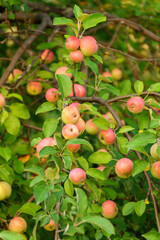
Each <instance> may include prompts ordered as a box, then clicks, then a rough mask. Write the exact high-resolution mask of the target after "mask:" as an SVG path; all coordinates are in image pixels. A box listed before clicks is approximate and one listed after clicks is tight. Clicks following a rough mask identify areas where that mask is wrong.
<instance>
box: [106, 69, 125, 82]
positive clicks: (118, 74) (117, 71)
mask: <svg viewBox="0 0 160 240" xmlns="http://www.w3.org/2000/svg"><path fill="white" fill-rule="evenodd" d="M102 76H104V77H106V79H103V82H106V83H110V81H109V79H107V78H113V79H114V80H116V81H119V80H121V78H122V71H121V70H120V69H119V68H114V69H113V70H112V71H111V73H110V72H108V71H106V72H103V73H102Z"/></svg>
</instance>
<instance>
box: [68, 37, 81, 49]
mask: <svg viewBox="0 0 160 240" xmlns="http://www.w3.org/2000/svg"><path fill="white" fill-rule="evenodd" d="M79 44H80V41H79V39H78V38H77V37H75V36H71V37H69V38H67V40H66V42H65V46H66V48H67V49H68V50H69V51H75V50H77V49H78V48H79Z"/></svg>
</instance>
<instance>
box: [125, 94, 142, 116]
mask: <svg viewBox="0 0 160 240" xmlns="http://www.w3.org/2000/svg"><path fill="white" fill-rule="evenodd" d="M144 107H145V102H144V100H143V99H142V98H141V97H132V98H130V99H129V100H128V102H127V108H128V110H129V111H130V112H132V113H140V112H142V111H143V109H144Z"/></svg>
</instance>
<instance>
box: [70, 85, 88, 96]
mask: <svg viewBox="0 0 160 240" xmlns="http://www.w3.org/2000/svg"><path fill="white" fill-rule="evenodd" d="M74 91H75V95H76V97H84V96H85V95H86V89H85V88H84V87H83V86H82V85H80V84H74ZM69 97H73V90H72V91H71V93H70V94H69Z"/></svg>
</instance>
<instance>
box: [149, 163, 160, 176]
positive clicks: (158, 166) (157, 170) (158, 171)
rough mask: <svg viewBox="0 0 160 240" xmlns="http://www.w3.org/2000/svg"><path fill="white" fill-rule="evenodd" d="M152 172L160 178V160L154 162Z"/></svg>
mask: <svg viewBox="0 0 160 240" xmlns="http://www.w3.org/2000/svg"><path fill="white" fill-rule="evenodd" d="M151 174H152V176H153V177H155V178H157V179H160V161H157V162H155V163H153V164H152V167H151Z"/></svg>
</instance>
